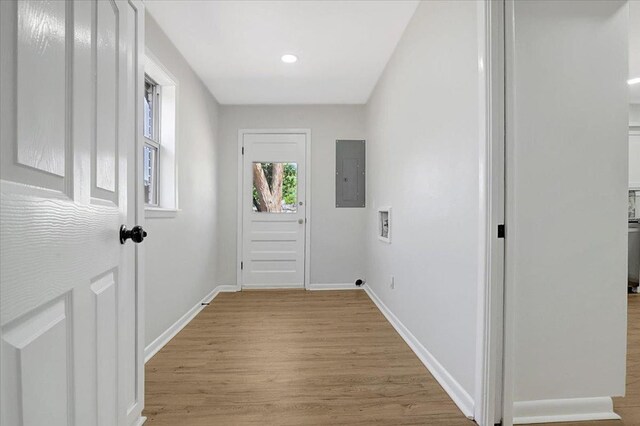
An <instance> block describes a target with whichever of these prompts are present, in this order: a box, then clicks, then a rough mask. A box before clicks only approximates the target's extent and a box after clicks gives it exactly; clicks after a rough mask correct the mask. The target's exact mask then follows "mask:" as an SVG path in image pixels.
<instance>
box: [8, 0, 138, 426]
mask: <svg viewBox="0 0 640 426" xmlns="http://www.w3.org/2000/svg"><path fill="white" fill-rule="evenodd" d="M140 6H141V4H140V3H138V2H133V1H124V0H116V1H113V0H100V1H96V0H93V1H66V2H65V1H40V0H20V1H2V2H0V13H1V15H0V16H1V30H0V31H1V36H2V39H1V52H2V55H1V60H0V66H1V68H0V71H1V86H0V92H1V94H0V99H1V100H0V105H1V112H0V116H1V120H2V121H1V126H2V127H1V137H2V140H1V154H2V159H1V166H2V167H1V179H2V181H1V197H2V198H1V213H0V219H1V227H0V238H1V253H0V262H1V264H2V268H1V275H0V277H1V283H0V291H1V296H2V297H1V302H0V310H1V312H0V327H1V332H2V338H1V345H2V347H1V351H2V352H1V367H2V369H1V376H0V377H1V380H0V382H1V383H0V386H1V388H0V392H1V407H0V411H1V422H2V425H4V426H13V425H29V426H30V425H34V426H35V425H47V426H58V425H78V426H90V425H104V426H113V425H127V426H128V425H132V424H135V423H137V422H139V421H140V413H141V410H142V403H143V401H142V383H141V381H140V379H141V378H142V373H141V372H142V370H141V369H142V368H143V364H142V354H141V353H140V350H139V346H140V345H139V344H138V342H139V339H140V338H141V336H140V334H139V330H140V329H139V325H140V323H139V321H138V311H137V304H138V303H139V302H140V297H138V293H137V287H136V285H137V284H136V275H135V274H136V267H135V247H134V244H133V243H131V242H128V243H126V244H124V245H122V244H120V241H119V228H120V226H121V224H126V225H127V226H128V227H131V226H132V225H134V224H135V222H134V221H135V219H136V218H135V213H136V190H135V188H136V187H137V185H136V168H135V162H134V158H135V156H136V149H135V146H136V143H137V134H138V131H137V124H136V115H137V110H138V109H141V108H138V107H137V105H136V103H137V102H136V101H137V99H136V93H137V92H139V91H140V89H139V81H140V77H139V76H140V72H139V68H138V57H137V54H138V52H139V51H140V50H141V49H142V46H140V40H139V34H140V31H141V25H140V24H141V23H142V18H143V16H144V11H143V10H142V8H141V7H140Z"/></svg>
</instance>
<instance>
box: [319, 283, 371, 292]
mask: <svg viewBox="0 0 640 426" xmlns="http://www.w3.org/2000/svg"><path fill="white" fill-rule="evenodd" d="M307 290H314V291H315V290H363V288H362V286H360V287H358V286H357V285H355V284H354V283H345V284H335V283H334V284H309V287H307Z"/></svg>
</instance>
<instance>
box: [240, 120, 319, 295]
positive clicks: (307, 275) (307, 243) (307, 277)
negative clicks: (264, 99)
mask: <svg viewBox="0 0 640 426" xmlns="http://www.w3.org/2000/svg"><path fill="white" fill-rule="evenodd" d="M246 134H304V135H305V155H304V167H305V199H304V203H305V207H306V208H305V218H304V219H305V227H304V230H305V232H304V233H305V235H304V289H305V290H308V289H309V285H310V283H311V268H310V256H311V226H310V225H311V129H295V128H294V129H239V130H238V154H237V155H238V199H237V211H236V222H237V223H236V225H237V232H236V234H237V243H236V291H242V282H243V280H242V268H241V265H240V262H241V261H242V250H243V247H242V245H243V244H242V241H243V228H242V225H243V215H242V203H243V197H242V190H243V186H244V182H243V181H244V173H243V167H244V161H243V160H244V158H243V155H244V154H243V148H244V135H246Z"/></svg>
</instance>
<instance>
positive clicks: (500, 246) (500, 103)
mask: <svg viewBox="0 0 640 426" xmlns="http://www.w3.org/2000/svg"><path fill="white" fill-rule="evenodd" d="M478 39H479V40H480V44H479V46H478V49H479V50H478V60H479V64H480V65H479V90H480V93H479V102H480V105H479V111H480V117H479V125H480V128H479V141H480V146H479V152H480V185H481V186H480V206H479V207H480V224H479V229H480V235H479V241H480V244H479V256H480V264H479V268H478V283H479V284H478V285H479V288H478V316H477V318H478V321H477V324H478V325H477V346H476V347H477V349H476V387H475V398H474V399H475V401H474V419H475V421H476V422H477V423H478V424H479V425H480V426H493V425H494V424H496V423H499V422H500V420H501V418H502V414H503V413H502V411H503V407H502V398H503V395H502V394H503V379H502V376H503V362H502V354H503V352H502V351H503V336H504V333H503V324H504V318H503V309H504V302H503V297H504V256H505V251H504V249H505V239H502V238H498V234H497V230H498V225H499V224H504V223H505V203H504V201H505V198H504V194H505V158H504V151H505V134H504V124H505V117H504V103H505V99H504V78H505V77H504V1H497V2H496V1H492V0H483V1H479V2H478Z"/></svg>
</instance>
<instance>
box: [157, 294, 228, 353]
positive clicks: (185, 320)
mask: <svg viewBox="0 0 640 426" xmlns="http://www.w3.org/2000/svg"><path fill="white" fill-rule="evenodd" d="M237 290H238V289H237V287H236V286H235V285H219V286H217V287H216V288H214V289H213V290H212V291H211V293H209V294H207V295H206V296H205V297H204V298H203V299H202V300H201V301H199V302H198V303H197V304H196V305H195V306H194V307H193V308H191V309H189V311H187V313H186V314H184V315H183V316H182V317H180V319H178V321H176V322H175V323H173V324H172V325H171V327H169V328H168V329H167V330H165V332H164V333H162V334H161V335H160V336H158V337H157V338H156V339H155V340H154V341H153V342H151V343H149V345H148V346H147V347H146V348H144V362H145V364H146V363H147V361H149V360H150V359H151V358H153V356H154V355H155V354H157V353H158V351H159V350H160V349H162V348H163V347H164V345H166V344H167V343H169V341H170V340H171V339H173V338H174V337H175V335H176V334H178V333H179V332H180V330H182V329H183V328H184V327H185V326H186V325H187V324H189V323H190V322H191V320H192V319H193V318H195V316H196V315H198V313H200V311H201V310H203V309H204V307H205V306H206V305H203V303H209V302H211V301H212V300H213V299H214V298H215V297H216V296H217V295H218V294H219V293H225V292H234V291H237Z"/></svg>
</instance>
